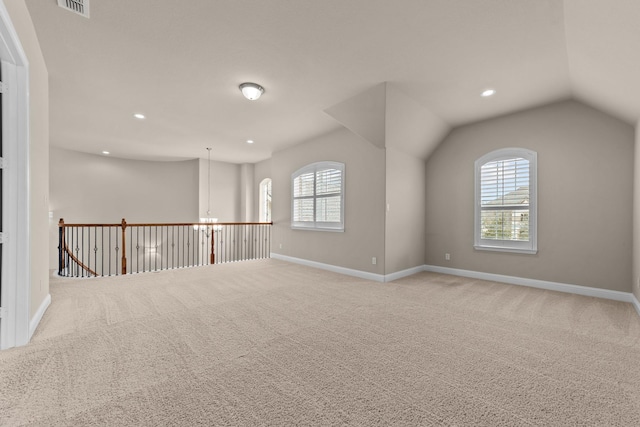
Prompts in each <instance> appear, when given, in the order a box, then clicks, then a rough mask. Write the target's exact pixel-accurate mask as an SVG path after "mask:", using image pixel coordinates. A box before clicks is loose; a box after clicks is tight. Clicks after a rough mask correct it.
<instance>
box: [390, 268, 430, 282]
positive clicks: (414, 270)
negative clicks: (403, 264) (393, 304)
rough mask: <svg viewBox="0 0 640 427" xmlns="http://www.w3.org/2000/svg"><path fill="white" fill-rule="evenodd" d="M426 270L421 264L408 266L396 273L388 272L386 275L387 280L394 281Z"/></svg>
mask: <svg viewBox="0 0 640 427" xmlns="http://www.w3.org/2000/svg"><path fill="white" fill-rule="evenodd" d="M423 271H424V266H423V265H419V266H417V267H413V268H407V269H406V270H402V271H396V272H395V273H391V274H387V275H385V276H384V281H385V282H393V281H394V280H398V279H402V278H403V277H407V276H413V275H414V274H417V273H421V272H423Z"/></svg>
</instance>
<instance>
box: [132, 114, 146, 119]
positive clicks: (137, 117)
mask: <svg viewBox="0 0 640 427" xmlns="http://www.w3.org/2000/svg"><path fill="white" fill-rule="evenodd" d="M133 117H135V118H136V119H140V120H142V119H144V118H145V117H144V114H140V113H135V114H134V115H133Z"/></svg>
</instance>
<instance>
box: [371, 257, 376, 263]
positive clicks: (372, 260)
mask: <svg viewBox="0 0 640 427" xmlns="http://www.w3.org/2000/svg"><path fill="white" fill-rule="evenodd" d="M377 263H378V260H377V259H376V257H373V258H371V264H373V265H376V264H377Z"/></svg>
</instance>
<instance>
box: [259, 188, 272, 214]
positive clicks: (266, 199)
mask: <svg viewBox="0 0 640 427" xmlns="http://www.w3.org/2000/svg"><path fill="white" fill-rule="evenodd" d="M259 214H260V222H271V178H265V179H263V180H262V181H261V182H260V212H259Z"/></svg>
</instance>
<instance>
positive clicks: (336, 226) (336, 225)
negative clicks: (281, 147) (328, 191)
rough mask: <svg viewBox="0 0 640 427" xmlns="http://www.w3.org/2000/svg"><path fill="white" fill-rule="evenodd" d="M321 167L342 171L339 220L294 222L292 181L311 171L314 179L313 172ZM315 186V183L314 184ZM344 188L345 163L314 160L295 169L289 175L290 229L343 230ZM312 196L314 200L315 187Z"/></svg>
mask: <svg viewBox="0 0 640 427" xmlns="http://www.w3.org/2000/svg"><path fill="white" fill-rule="evenodd" d="M322 169H337V170H339V171H340V172H341V173H342V179H341V184H342V186H341V188H340V222H330V223H328V222H315V221H314V222H313V223H310V222H307V221H304V222H302V221H298V222H295V221H294V220H293V218H294V211H293V202H294V200H295V198H294V196H293V194H294V193H293V192H294V184H293V183H294V181H295V179H296V178H297V177H298V176H300V175H302V174H305V173H310V172H313V174H314V180H315V173H316V172H317V171H318V170H322ZM314 186H315V184H314ZM344 189H345V165H344V163H340V162H330V161H324V162H316V163H311V164H309V165H306V166H304V167H302V168H300V169H298V170H297V171H295V172H294V173H293V174H292V175H291V229H293V230H310V231H333V232H339V233H341V232H344ZM313 198H314V200H315V198H316V194H315V188H314V195H313Z"/></svg>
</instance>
